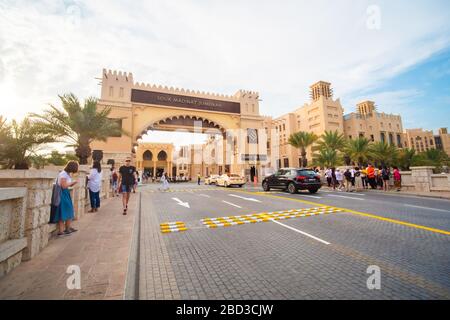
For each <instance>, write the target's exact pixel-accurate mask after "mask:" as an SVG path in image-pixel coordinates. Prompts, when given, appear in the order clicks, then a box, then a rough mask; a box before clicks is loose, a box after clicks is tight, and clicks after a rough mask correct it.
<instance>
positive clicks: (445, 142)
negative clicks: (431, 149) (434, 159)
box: [434, 128, 450, 156]
mask: <svg viewBox="0 0 450 320" xmlns="http://www.w3.org/2000/svg"><path fill="white" fill-rule="evenodd" d="M434 140H435V142H436V143H435V144H436V148H439V149H442V150H444V151H445V152H446V153H447V154H448V155H449V156H450V134H449V133H448V130H447V128H440V129H439V131H438V135H437V136H435V139H434Z"/></svg>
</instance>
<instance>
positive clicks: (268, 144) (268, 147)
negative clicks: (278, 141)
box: [267, 141, 270, 149]
mask: <svg viewBox="0 0 450 320" xmlns="http://www.w3.org/2000/svg"><path fill="white" fill-rule="evenodd" d="M267 149H270V141H267Z"/></svg>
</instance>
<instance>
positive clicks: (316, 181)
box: [262, 168, 322, 193]
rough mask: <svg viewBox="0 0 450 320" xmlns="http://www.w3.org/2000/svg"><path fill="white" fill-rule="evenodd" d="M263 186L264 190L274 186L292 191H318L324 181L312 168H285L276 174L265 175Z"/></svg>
mask: <svg viewBox="0 0 450 320" xmlns="http://www.w3.org/2000/svg"><path fill="white" fill-rule="evenodd" d="M262 187H263V189H264V191H269V190H270V188H274V189H283V190H287V191H289V192H290V193H297V191H298V190H308V191H309V192H310V193H316V192H317V190H319V189H320V187H322V183H321V182H320V175H319V174H317V173H316V172H315V171H314V170H312V169H304V168H283V169H279V170H278V171H277V172H276V173H275V174H273V175H271V176H268V177H265V178H264V180H263V182H262Z"/></svg>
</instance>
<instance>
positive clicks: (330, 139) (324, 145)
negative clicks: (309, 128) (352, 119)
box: [317, 130, 347, 151]
mask: <svg viewBox="0 0 450 320" xmlns="http://www.w3.org/2000/svg"><path fill="white" fill-rule="evenodd" d="M346 144H347V140H346V139H345V137H344V134H342V133H339V132H338V131H337V130H335V131H325V132H324V133H323V134H322V136H321V137H320V140H319V141H318V142H317V147H318V149H319V150H321V149H331V150H336V151H342V150H344V148H345V146H346Z"/></svg>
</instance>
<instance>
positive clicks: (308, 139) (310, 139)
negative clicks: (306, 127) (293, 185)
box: [288, 131, 318, 167]
mask: <svg viewBox="0 0 450 320" xmlns="http://www.w3.org/2000/svg"><path fill="white" fill-rule="evenodd" d="M317 139H318V137H317V135H315V134H314V133H311V132H304V131H299V132H295V133H293V134H291V135H290V136H289V140H288V143H289V144H290V145H291V146H293V147H295V148H299V149H300V154H301V156H302V166H303V167H306V166H307V165H308V160H307V159H306V148H308V147H309V146H310V145H312V144H313V143H314V142H315V141H316V140H317Z"/></svg>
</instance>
